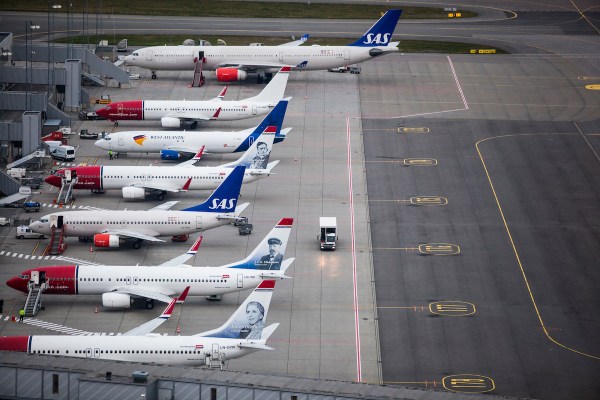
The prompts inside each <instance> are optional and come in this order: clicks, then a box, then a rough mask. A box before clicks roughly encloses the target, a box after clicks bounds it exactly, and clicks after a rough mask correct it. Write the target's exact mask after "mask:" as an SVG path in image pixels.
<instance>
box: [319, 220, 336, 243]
mask: <svg viewBox="0 0 600 400" xmlns="http://www.w3.org/2000/svg"><path fill="white" fill-rule="evenodd" d="M319 224H320V226H321V233H320V234H319V235H317V239H318V240H319V243H320V244H321V250H335V246H336V244H337V241H338V236H337V220H336V218H335V217H320V218H319Z"/></svg>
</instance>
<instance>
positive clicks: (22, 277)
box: [17, 274, 29, 279]
mask: <svg viewBox="0 0 600 400" xmlns="http://www.w3.org/2000/svg"><path fill="white" fill-rule="evenodd" d="M17 276H18V277H19V279H29V275H24V274H19V275H17Z"/></svg>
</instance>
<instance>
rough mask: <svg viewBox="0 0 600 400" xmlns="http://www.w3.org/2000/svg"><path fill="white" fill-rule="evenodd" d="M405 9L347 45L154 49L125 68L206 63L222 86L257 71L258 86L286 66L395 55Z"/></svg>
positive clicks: (322, 66) (309, 67) (137, 54)
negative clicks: (394, 38) (394, 37)
mask: <svg viewBox="0 0 600 400" xmlns="http://www.w3.org/2000/svg"><path fill="white" fill-rule="evenodd" d="M401 12H402V10H388V11H387V12H386V13H385V14H384V15H383V16H382V17H381V18H380V19H379V20H378V21H377V22H376V23H375V24H374V25H373V26H372V27H371V28H370V29H369V30H368V31H367V32H365V34H364V35H363V36H362V37H361V38H360V39H358V40H357V41H355V42H354V43H351V44H349V45H347V46H300V47H298V46H287V47H281V46H154V47H145V48H142V49H139V50H135V51H134V52H133V54H131V55H128V56H126V57H125V63H126V64H127V65H132V66H137V67H142V68H147V69H150V70H151V71H152V79H156V71H158V70H169V71H193V70H194V68H195V66H196V62H198V60H203V61H202V62H203V65H202V68H203V69H204V70H210V71H213V70H214V71H215V74H216V77H217V80H218V81H219V82H232V81H239V80H244V79H246V78H247V77H248V73H257V74H258V77H257V82H258V83H261V82H262V81H263V80H264V79H266V80H269V79H270V77H271V76H272V75H273V72H276V71H277V70H279V68H281V67H283V66H286V65H287V66H291V67H292V68H293V69H296V70H306V71H315V70H327V69H330V68H336V67H343V66H346V65H349V64H356V63H359V62H363V61H366V60H370V59H371V58H374V57H379V56H381V55H383V54H387V53H392V52H397V51H399V49H398V48H397V46H398V44H399V42H391V39H392V35H393V33H394V29H395V28H396V24H397V23H398V19H399V18H400V14H401Z"/></svg>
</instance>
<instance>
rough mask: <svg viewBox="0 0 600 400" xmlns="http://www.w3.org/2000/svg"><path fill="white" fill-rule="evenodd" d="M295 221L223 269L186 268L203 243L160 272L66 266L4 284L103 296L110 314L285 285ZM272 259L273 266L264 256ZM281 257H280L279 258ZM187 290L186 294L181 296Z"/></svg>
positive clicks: (278, 227)
mask: <svg viewBox="0 0 600 400" xmlns="http://www.w3.org/2000/svg"><path fill="white" fill-rule="evenodd" d="M293 223H294V219H293V218H282V219H281V220H280V221H279V223H278V224H277V225H275V227H274V228H273V229H272V230H271V232H269V234H268V235H267V236H265V238H264V239H263V240H262V241H261V242H260V243H259V244H258V246H257V247H256V248H255V249H254V251H252V253H250V255H249V256H247V257H246V258H244V259H243V260H241V261H236V262H234V263H230V264H226V265H223V266H220V267H210V266H207V267H193V266H191V265H186V264H185V262H186V261H188V260H189V259H190V258H192V257H193V256H194V255H195V254H196V252H197V251H198V247H199V246H200V241H201V239H202V237H199V238H198V239H197V240H196V242H195V243H194V245H193V246H192V247H191V248H190V249H189V251H188V252H187V253H184V254H182V255H180V256H178V257H175V258H173V259H172V260H169V261H167V262H164V263H162V264H160V265H158V266H140V265H136V266H122V265H65V266H45V267H37V268H31V269H28V270H25V271H23V272H21V273H20V274H19V275H18V276H15V277H12V278H10V279H9V280H8V281H6V284H7V285H8V286H10V287H11V288H13V289H15V290H18V291H20V292H23V293H29V284H30V282H31V281H33V282H35V283H36V284H41V285H43V287H44V288H45V289H44V290H43V293H44V296H45V295H55V294H56V295H102V305H103V306H104V307H108V308H129V307H130V306H131V305H132V304H133V301H134V299H135V298H140V299H145V300H146V308H148V309H152V308H153V307H154V301H162V302H165V303H169V302H170V301H171V298H172V297H173V296H177V295H178V294H180V296H179V297H180V300H181V298H182V297H185V295H189V296H211V299H219V298H220V296H221V295H223V294H226V293H233V292H239V291H241V290H245V289H249V288H254V287H256V286H257V285H258V284H259V283H260V282H262V281H263V280H264V279H285V278H287V276H285V272H286V270H287V269H288V268H289V266H290V265H291V264H292V263H293V262H294V259H293V258H290V259H287V260H283V256H284V255H285V249H286V247H287V243H288V239H289V236H290V232H291V230H292V224H293ZM276 251H277V254H273V261H272V262H271V261H270V260H269V261H267V260H266V257H265V255H269V259H270V258H271V253H275V252H276ZM279 254H280V255H281V257H279V256H278V255H279ZM183 285H188V289H187V292H186V293H183V294H182V293H181V289H182V288H183Z"/></svg>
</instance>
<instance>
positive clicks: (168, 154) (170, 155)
mask: <svg viewBox="0 0 600 400" xmlns="http://www.w3.org/2000/svg"><path fill="white" fill-rule="evenodd" d="M180 158H181V154H180V153H179V152H178V151H175V150H161V151H160V159H161V160H179V159H180Z"/></svg>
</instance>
